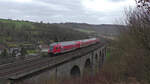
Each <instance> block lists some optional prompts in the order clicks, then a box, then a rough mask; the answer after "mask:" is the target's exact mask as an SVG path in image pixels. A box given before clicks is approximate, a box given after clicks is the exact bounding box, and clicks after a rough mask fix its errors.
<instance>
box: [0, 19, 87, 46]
mask: <svg viewBox="0 0 150 84" xmlns="http://www.w3.org/2000/svg"><path fill="white" fill-rule="evenodd" d="M0 31H1V32H0V44H7V43H37V42H40V43H46V44H48V43H51V42H57V41H68V40H77V39H83V38H87V37H88V34H87V33H84V32H80V31H76V30H73V29H71V28H68V27H60V26H58V25H57V24H49V23H43V22H40V23H36V22H29V21H16V20H6V19H0Z"/></svg>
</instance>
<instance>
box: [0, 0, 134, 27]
mask: <svg viewBox="0 0 150 84" xmlns="http://www.w3.org/2000/svg"><path fill="white" fill-rule="evenodd" d="M134 1H135V0H0V18H5V19H17V20H30V21H38V22H39V21H43V22H49V23H60V22H78V23H90V24H113V23H117V22H116V19H117V20H118V19H120V18H123V13H124V12H123V11H124V8H128V7H129V6H131V7H134V6H135V2H134Z"/></svg>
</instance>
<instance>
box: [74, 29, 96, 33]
mask: <svg viewBox="0 0 150 84" xmlns="http://www.w3.org/2000/svg"><path fill="white" fill-rule="evenodd" d="M76 30H78V31H80V32H84V33H89V34H90V33H95V31H91V30H86V29H76Z"/></svg>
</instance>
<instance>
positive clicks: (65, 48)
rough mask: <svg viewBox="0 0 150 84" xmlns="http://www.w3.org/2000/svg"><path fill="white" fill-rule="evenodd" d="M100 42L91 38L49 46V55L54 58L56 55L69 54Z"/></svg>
mask: <svg viewBox="0 0 150 84" xmlns="http://www.w3.org/2000/svg"><path fill="white" fill-rule="evenodd" d="M98 42H99V39H98V38H89V39H83V40H76V41H66V42H55V43H52V44H50V45H49V48H48V54H49V55H50V56H54V55H56V54H60V53H65V52H69V51H72V50H75V49H79V48H82V47H86V46H90V45H92V44H96V43H98Z"/></svg>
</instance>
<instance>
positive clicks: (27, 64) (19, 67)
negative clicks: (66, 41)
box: [0, 44, 100, 78]
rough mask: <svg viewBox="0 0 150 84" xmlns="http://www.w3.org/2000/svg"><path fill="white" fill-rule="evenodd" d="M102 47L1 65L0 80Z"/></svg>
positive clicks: (86, 48) (96, 45)
mask: <svg viewBox="0 0 150 84" xmlns="http://www.w3.org/2000/svg"><path fill="white" fill-rule="evenodd" d="M98 47H100V44H95V45H91V46H89V47H84V48H81V49H78V50H75V51H72V52H69V53H65V54H61V55H59V56H55V57H42V58H40V57H39V58H37V59H30V60H24V61H20V62H15V63H11V64H6V65H0V78H9V77H15V76H18V75H20V74H23V73H26V72H32V71H33V70H37V69H39V68H41V69H42V68H46V67H48V66H53V65H56V64H59V63H61V62H64V61H66V60H69V59H72V58H74V57H77V56H79V55H82V54H85V53H87V52H89V51H91V50H92V49H95V48H98Z"/></svg>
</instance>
